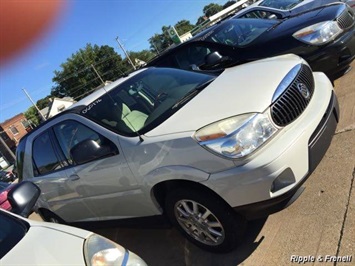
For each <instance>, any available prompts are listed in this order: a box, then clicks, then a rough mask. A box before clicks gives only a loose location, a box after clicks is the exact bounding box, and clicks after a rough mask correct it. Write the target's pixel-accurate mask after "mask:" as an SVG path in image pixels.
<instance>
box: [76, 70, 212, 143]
mask: <svg viewBox="0 0 355 266" xmlns="http://www.w3.org/2000/svg"><path fill="white" fill-rule="evenodd" d="M214 78H215V76H214V75H210V74H205V73H196V72H192V71H185V70H180V69H171V68H150V69H147V70H145V71H143V72H141V73H139V74H137V75H135V76H133V77H132V78H131V79H129V80H127V81H126V82H124V83H122V84H120V85H118V86H117V87H115V88H114V89H112V90H110V91H109V92H108V93H107V94H105V95H103V96H102V97H100V98H98V99H96V100H95V101H94V102H93V103H91V104H90V105H89V106H91V107H90V108H87V107H85V108H84V109H83V110H82V111H81V114H82V115H84V116H86V117H88V118H90V119H91V120H94V121H95V122H97V123H99V124H101V125H103V126H105V127H107V128H109V129H111V130H113V131H115V132H117V133H120V134H122V135H126V136H136V135H137V134H136V133H135V132H139V133H140V134H142V133H145V132H147V131H149V130H150V129H152V128H154V127H156V126H157V125H159V124H160V123H162V122H163V121H165V120H166V119H167V118H168V117H170V116H171V115H172V114H173V113H174V112H176V111H177V110H178V109H179V108H180V107H181V106H183V105H184V104H186V103H187V102H188V100H190V99H192V98H193V97H194V96H195V95H196V94H197V93H192V92H194V91H197V92H198V91H200V90H202V89H203V88H204V87H206V86H207V85H208V84H209V83H210V82H212V81H213V80H214ZM176 107H179V108H176Z"/></svg>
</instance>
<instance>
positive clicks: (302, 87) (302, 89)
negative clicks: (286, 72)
mask: <svg viewBox="0 0 355 266" xmlns="http://www.w3.org/2000/svg"><path fill="white" fill-rule="evenodd" d="M297 89H298V91H299V92H300V93H301V95H302V96H303V98H305V99H306V100H308V99H309V97H310V96H311V93H310V92H309V89H308V88H307V86H306V85H305V84H304V83H298V84H297Z"/></svg>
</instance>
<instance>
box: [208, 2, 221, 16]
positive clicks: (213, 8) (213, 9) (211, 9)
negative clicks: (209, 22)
mask: <svg viewBox="0 0 355 266" xmlns="http://www.w3.org/2000/svg"><path fill="white" fill-rule="evenodd" d="M222 10H223V7H222V6H221V5H218V4H214V3H211V4H208V5H207V6H205V7H204V8H203V13H204V14H205V15H206V16H207V17H210V16H213V15H214V14H216V13H218V12H220V11H222Z"/></svg>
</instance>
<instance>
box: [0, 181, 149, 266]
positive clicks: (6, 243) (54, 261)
mask: <svg viewBox="0 0 355 266" xmlns="http://www.w3.org/2000/svg"><path fill="white" fill-rule="evenodd" d="M39 194H40V190H39V188H38V187H37V186H35V185H34V184H32V183H30V182H23V183H21V184H17V185H16V186H14V188H13V189H12V190H11V192H10V193H9V200H10V201H11V203H12V204H13V207H14V208H13V211H14V212H15V213H16V214H17V215H16V214H13V213H10V212H7V211H3V210H0V224H1V229H0V243H1V247H0V261H1V265H78V266H79V265H83V266H84V265H85V266H94V265H122V266H129V265H130V266H145V265H146V264H145V262H144V261H143V260H142V259H141V258H139V257H138V256H137V255H136V254H134V253H132V252H130V251H128V250H127V249H125V248H124V247H122V246H120V245H118V244H117V243H114V242H112V241H110V240H109V239H106V238H104V237H102V236H100V235H97V234H94V233H91V232H88V231H85V230H82V229H78V228H74V227H69V226H65V225H59V224H53V223H45V222H37V221H33V220H29V219H26V218H24V217H27V216H28V215H29V213H30V211H31V209H32V207H33V205H34V203H35V202H36V199H37V198H38V196H39ZM19 214H21V215H22V216H19Z"/></svg>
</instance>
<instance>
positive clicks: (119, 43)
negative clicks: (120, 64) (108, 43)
mask: <svg viewBox="0 0 355 266" xmlns="http://www.w3.org/2000/svg"><path fill="white" fill-rule="evenodd" d="M116 41H117V43H118V45H119V46H120V48H121V49H122V51H123V52H124V53H125V55H126V57H127V59H128V61H129V63H130V64H131V65H132V67H133V69H134V70H136V67H135V66H134V64H133V62H132V60H131V58H129V55H128V53H127V51H126V50H125V49H124V47H123V45H122V44H121V42H120V40H119V39H118V36H117V37H116Z"/></svg>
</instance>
